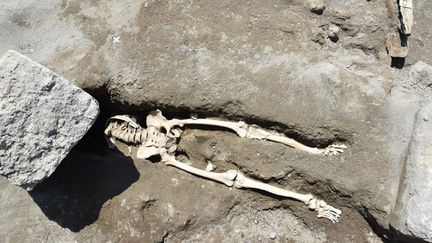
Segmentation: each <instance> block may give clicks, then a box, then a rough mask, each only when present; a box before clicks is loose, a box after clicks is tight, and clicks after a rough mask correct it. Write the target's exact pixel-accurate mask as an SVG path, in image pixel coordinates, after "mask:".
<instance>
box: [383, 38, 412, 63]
mask: <svg viewBox="0 0 432 243" xmlns="http://www.w3.org/2000/svg"><path fill="white" fill-rule="evenodd" d="M385 44H386V49H387V51H388V53H389V55H390V56H391V57H401V58H404V57H406V56H407V55H408V47H409V46H408V40H407V41H406V42H405V43H402V41H401V38H400V36H399V34H398V33H389V34H387V36H386V41H385Z"/></svg>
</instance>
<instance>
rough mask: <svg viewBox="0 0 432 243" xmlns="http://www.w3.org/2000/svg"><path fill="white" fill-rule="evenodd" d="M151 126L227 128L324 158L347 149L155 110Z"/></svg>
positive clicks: (245, 126)
mask: <svg viewBox="0 0 432 243" xmlns="http://www.w3.org/2000/svg"><path fill="white" fill-rule="evenodd" d="M149 124H151V125H152V126H157V127H163V128H164V129H165V130H166V132H167V134H171V131H172V130H173V128H174V127H176V126H179V127H183V126H184V125H206V126H217V127H223V128H228V129H230V130H233V131H234V132H235V133H237V135H238V136H239V137H242V138H252V139H259V140H269V141H273V142H278V143H282V144H285V145H288V146H290V147H293V148H296V149H299V150H301V151H305V152H308V153H311V154H321V155H324V156H332V155H338V154H340V153H343V152H344V150H345V149H346V148H347V146H346V145H343V144H332V145H330V146H328V147H327V148H323V149H320V148H313V147H309V146H306V145H304V144H302V143H300V142H297V141H296V140H294V139H292V138H289V137H287V136H285V135H283V134H280V133H277V132H274V131H268V130H266V129H263V128H261V127H259V126H257V125H253V124H252V125H249V124H246V123H245V122H242V121H240V122H231V121H220V120H214V119H183V120H179V119H172V120H167V119H166V118H165V117H164V116H163V115H162V112H161V111H160V110H156V111H155V112H153V113H152V114H150V115H149V116H148V117H147V125H149Z"/></svg>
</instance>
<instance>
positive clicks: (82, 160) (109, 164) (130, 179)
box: [30, 151, 139, 232]
mask: <svg viewBox="0 0 432 243" xmlns="http://www.w3.org/2000/svg"><path fill="white" fill-rule="evenodd" d="M138 178H139V173H138V171H137V169H136V168H135V166H134V164H133V161H132V159H131V158H129V157H125V156H123V155H122V154H120V153H119V152H115V151H107V152H106V154H104V155H103V156H102V155H99V154H94V153H87V152H80V151H72V152H71V153H70V154H69V155H68V156H67V157H66V158H65V159H64V160H63V162H62V163H61V165H60V166H59V167H58V168H57V170H56V171H55V172H54V173H53V174H52V175H51V176H50V177H49V178H48V179H47V180H45V181H44V182H43V183H42V184H40V185H38V186H37V187H36V188H35V189H34V190H33V191H31V192H30V195H31V196H32V198H33V200H34V201H35V202H36V203H37V205H38V206H39V207H40V208H41V209H42V211H43V212H44V214H45V215H46V216H47V217H48V218H49V219H50V220H53V221H55V222H57V223H58V224H59V225H60V226H62V227H65V228H68V229H70V230H72V231H74V232H78V231H80V230H81V229H83V228H84V227H85V226H87V225H89V224H92V223H93V222H95V221H96V220H97V219H98V217H99V212H100V210H101V208H102V206H103V204H104V203H105V202H106V201H108V200H109V199H111V198H113V197H114V196H116V195H118V194H120V193H121V192H123V191H124V190H126V189H127V188H128V187H129V186H130V185H131V184H132V183H134V182H135V181H137V180H138Z"/></svg>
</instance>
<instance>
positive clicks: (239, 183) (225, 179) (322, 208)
mask: <svg viewBox="0 0 432 243" xmlns="http://www.w3.org/2000/svg"><path fill="white" fill-rule="evenodd" d="M162 161H163V162H164V164H166V165H171V166H174V167H176V168H179V169H181V170H184V171H186V172H189V173H191V174H194V175H197V176H201V177H203V178H207V179H211V180H214V181H218V182H221V183H223V184H225V185H227V186H230V187H231V186H234V187H236V188H252V189H258V190H262V191H266V192H269V193H272V194H275V195H278V196H282V197H288V198H292V199H296V200H298V201H301V202H303V203H304V204H306V205H308V206H309V208H310V209H312V210H315V211H316V212H317V213H318V217H319V218H327V219H329V220H330V221H332V222H333V223H335V222H338V220H339V217H340V214H341V213H342V211H341V210H339V209H337V208H334V207H332V206H330V205H328V204H327V203H325V202H324V201H322V200H317V199H315V198H314V197H313V196H312V195H311V194H301V193H297V192H292V191H288V190H285V189H281V188H278V187H275V186H272V185H269V184H266V183H262V182H259V181H255V180H252V179H250V178H247V177H246V176H245V175H243V174H242V173H241V172H239V171H236V170H229V171H227V172H225V173H216V172H208V171H205V170H200V169H197V168H195V167H192V166H190V165H188V164H185V163H182V162H179V161H177V160H176V159H175V157H174V156H171V155H168V154H166V153H165V154H163V155H162Z"/></svg>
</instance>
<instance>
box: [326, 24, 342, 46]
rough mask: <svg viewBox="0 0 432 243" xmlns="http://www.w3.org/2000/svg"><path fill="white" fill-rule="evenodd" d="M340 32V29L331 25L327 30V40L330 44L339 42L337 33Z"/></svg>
mask: <svg viewBox="0 0 432 243" xmlns="http://www.w3.org/2000/svg"><path fill="white" fill-rule="evenodd" d="M340 32H341V28H340V27H339V26H337V25H335V24H331V25H330V26H329V28H328V38H329V39H330V40H331V41H332V42H337V41H338V40H339V33H340Z"/></svg>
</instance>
